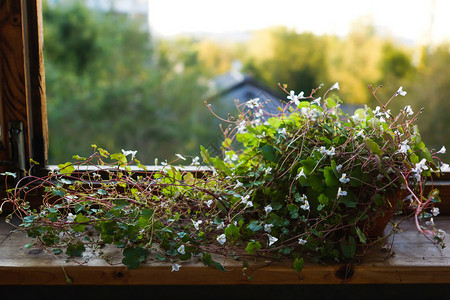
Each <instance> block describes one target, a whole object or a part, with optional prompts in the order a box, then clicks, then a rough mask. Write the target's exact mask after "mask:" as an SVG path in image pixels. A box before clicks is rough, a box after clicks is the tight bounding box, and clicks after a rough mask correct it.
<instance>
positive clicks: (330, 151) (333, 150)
mask: <svg viewBox="0 0 450 300" xmlns="http://www.w3.org/2000/svg"><path fill="white" fill-rule="evenodd" d="M319 152H320V153H322V154H325V155H329V156H333V155H334V154H335V149H334V147H331V148H330V150H327V149H326V148H325V147H324V146H322V147H320V149H319Z"/></svg>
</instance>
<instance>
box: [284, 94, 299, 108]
mask: <svg viewBox="0 0 450 300" xmlns="http://www.w3.org/2000/svg"><path fill="white" fill-rule="evenodd" d="M287 98H288V99H289V100H291V101H292V102H294V104H295V105H297V106H298V105H299V104H300V101H299V100H298V96H297V95H295V92H294V91H291V92H290V94H289V96H287Z"/></svg>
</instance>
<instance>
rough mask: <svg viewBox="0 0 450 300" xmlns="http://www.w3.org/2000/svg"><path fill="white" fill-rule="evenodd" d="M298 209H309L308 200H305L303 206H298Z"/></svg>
mask: <svg viewBox="0 0 450 300" xmlns="http://www.w3.org/2000/svg"><path fill="white" fill-rule="evenodd" d="M300 208H301V209H303V210H309V208H310V207H309V202H308V200H305V202H304V204H303V205H300Z"/></svg>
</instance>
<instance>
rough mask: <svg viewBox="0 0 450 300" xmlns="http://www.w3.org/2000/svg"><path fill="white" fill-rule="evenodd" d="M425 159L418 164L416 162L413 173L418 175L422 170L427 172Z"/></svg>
mask: <svg viewBox="0 0 450 300" xmlns="http://www.w3.org/2000/svg"><path fill="white" fill-rule="evenodd" d="M426 162H427V161H426V159H425V158H423V159H422V160H421V161H420V162H418V163H417V164H416V167H415V168H414V172H415V173H416V174H417V175H420V174H421V173H422V171H423V170H428V167H427V165H426Z"/></svg>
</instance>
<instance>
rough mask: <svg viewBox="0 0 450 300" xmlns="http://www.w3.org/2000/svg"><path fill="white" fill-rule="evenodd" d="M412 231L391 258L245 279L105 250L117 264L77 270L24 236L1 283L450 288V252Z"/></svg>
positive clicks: (236, 268) (4, 262)
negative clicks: (137, 262)
mask: <svg viewBox="0 0 450 300" xmlns="http://www.w3.org/2000/svg"><path fill="white" fill-rule="evenodd" d="M439 219H440V220H438V221H436V223H437V226H438V227H440V228H442V229H444V230H446V231H449V232H450V218H449V217H442V218H439ZM5 225H6V224H4V223H3V224H2V225H1V226H2V227H5ZM413 227H414V226H413V224H412V223H410V222H408V221H404V222H403V223H401V225H400V228H401V229H402V232H400V233H399V234H396V235H395V238H394V240H393V248H392V250H393V252H394V253H395V255H393V256H391V257H389V258H386V257H387V254H388V252H386V251H385V250H383V249H381V245H380V246H375V247H373V248H372V249H371V252H370V253H369V254H368V255H367V256H365V257H363V258H361V261H360V263H358V264H354V265H338V264H332V265H328V266H323V265H316V264H310V263H307V264H306V265H305V267H304V270H303V273H302V274H301V275H299V274H298V273H297V272H296V271H294V270H293V269H292V268H291V264H292V262H290V261H286V262H279V263H274V264H267V263H266V262H264V261H252V262H249V263H250V266H249V268H248V269H247V271H246V273H245V274H243V269H242V262H240V261H235V260H233V259H232V258H216V259H217V260H218V261H219V262H221V263H223V264H224V266H225V267H226V269H227V271H226V272H220V271H218V270H216V269H213V268H208V267H205V266H203V264H202V263H201V262H196V261H190V262H187V263H183V264H182V267H181V268H180V271H178V272H171V264H170V263H167V262H166V263H162V262H156V261H149V262H146V263H145V264H143V265H142V266H140V267H139V268H138V269H136V270H128V269H127V268H126V267H125V266H123V265H122V264H121V263H120V255H119V252H118V250H117V249H115V248H110V249H109V250H108V249H106V250H105V251H106V252H107V253H109V254H110V255H112V256H113V265H110V264H108V263H107V262H105V261H104V260H103V259H101V258H93V259H91V260H90V261H89V263H88V264H86V265H78V264H77V263H74V262H69V263H67V262H65V260H64V258H63V259H57V258H56V257H54V256H53V255H51V254H48V253H45V252H43V251H40V250H38V249H25V248H24V245H25V244H26V243H28V242H29V241H30V240H29V239H28V238H26V237H25V236H24V235H23V233H14V234H12V235H10V236H9V237H8V238H7V239H6V240H5V241H3V242H2V243H1V245H0V284H31V285H33V284H49V285H60V284H61V285H62V284H66V277H65V275H64V271H65V273H66V274H67V275H68V276H69V277H70V278H71V280H72V283H73V284H80V285H130V284H132V285H226V284H227V285H228V284H267V285H271V284H341V283H348V284H382V283H402V284H403V283H450V249H449V248H445V249H441V248H440V247H438V246H436V245H433V244H431V243H429V242H428V241H427V240H426V239H425V238H424V237H423V236H421V234H419V233H417V232H416V231H415V229H414V228H413ZM2 233H3V232H2ZM63 270H64V271H63ZM250 276H251V277H252V278H250Z"/></svg>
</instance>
